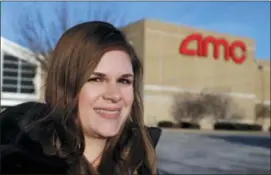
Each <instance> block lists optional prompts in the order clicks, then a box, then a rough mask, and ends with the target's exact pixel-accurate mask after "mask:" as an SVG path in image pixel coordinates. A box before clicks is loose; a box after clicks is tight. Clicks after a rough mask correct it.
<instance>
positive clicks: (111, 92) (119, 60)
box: [78, 50, 134, 137]
mask: <svg viewBox="0 0 271 175" xmlns="http://www.w3.org/2000/svg"><path fill="white" fill-rule="evenodd" d="M133 78H134V76H133V69H132V64H131V58H130V57H129V55H128V54H127V53H126V52H124V51H120V50H114V51H109V52H106V53H105V54H104V55H103V57H102V58H101V61H100V62H99V64H98V65H97V67H96V69H95V70H94V72H93V74H92V75H90V77H89V81H88V82H86V83H85V84H84V85H83V87H82V89H81V90H80V92H79V102H78V106H79V119H80V121H81V123H82V126H83V131H84V133H85V134H86V135H90V136H97V135H98V136H102V137H112V136H114V135H116V134H117V133H118V131H119V130H120V128H121V126H122V124H123V123H124V122H125V121H126V119H127V117H128V116H129V114H130V111H131V108H132V104H133V101H134V93H133V80H134V79H133Z"/></svg>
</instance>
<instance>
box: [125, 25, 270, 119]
mask: <svg viewBox="0 0 271 175" xmlns="http://www.w3.org/2000/svg"><path fill="white" fill-rule="evenodd" d="M142 29H143V30H142ZM136 31H140V32H142V36H143V38H142V37H140V39H142V40H140V41H139V39H138V42H137V44H134V47H135V48H136V50H138V48H140V49H139V50H140V52H139V53H140V55H142V58H143V60H144V71H145V74H144V76H145V77H144V83H145V85H157V86H164V87H165V86H166V87H172V88H182V89H190V90H196V91H200V90H202V89H203V88H209V89H211V90H213V91H218V92H230V93H232V94H233V95H234V101H236V102H237V103H238V105H239V108H240V109H241V110H242V111H243V114H244V116H246V117H247V121H248V122H251V121H253V120H254V105H255V100H256V99H257V98H258V96H259V95H258V94H259V91H260V90H259V89H261V88H262V86H260V83H258V82H257V81H258V80H259V79H258V78H257V77H259V75H258V74H259V72H258V69H257V64H256V63H255V61H254V60H255V42H254V40H253V39H251V38H245V37H238V36H231V35H226V34H221V33H216V32H212V31H206V30H200V29H194V28H190V27H184V26H180V25H175V24H167V23H163V22H159V21H154V20H145V21H144V20H142V21H138V22H137V23H135V27H133V24H130V25H129V26H128V28H127V29H126V30H125V32H126V34H127V36H129V35H130V34H131V33H135V32H136ZM195 32H199V33H201V34H203V36H208V35H211V36H214V37H218V38H219V37H223V38H225V39H226V40H227V41H229V42H232V41H234V40H241V41H243V42H244V43H245V44H246V45H247V49H248V50H247V60H246V61H245V62H244V63H243V64H242V65H237V64H235V63H234V62H233V61H225V60H224V59H223V58H222V56H223V55H224V53H223V52H224V50H223V49H220V55H221V57H220V58H219V60H214V58H213V56H212V52H213V47H212V45H209V56H208V57H207V58H199V57H197V56H195V57H191V56H185V55H180V54H179V52H178V51H179V46H180V43H181V41H182V40H183V39H184V37H186V36H188V35H189V34H191V33H195ZM142 46H143V48H142ZM190 46H191V47H192V48H193V47H195V44H194V45H193V43H191V45H190ZM269 63H270V62H269ZM267 64H268V63H265V65H267ZM269 69H270V68H269ZM265 77H266V78H265V80H264V88H266V89H267V88H268V87H270V75H269V76H267V75H265ZM267 77H268V78H269V79H268V78H267ZM268 80H269V81H268ZM255 84H256V85H255ZM259 86H260V87H259ZM269 89H270V88H269ZM256 92H258V93H256ZM149 93H151V92H148V93H147V92H146V91H145V95H148V96H150V94H149ZM163 95H164V92H162V91H160V93H158V92H156V93H154V92H153V93H152V99H156V100H152V101H150V99H149V98H150V97H148V98H147V97H146V100H145V101H144V103H145V117H146V118H148V117H149V116H152V115H153V116H157V117H156V118H157V120H162V119H168V120H173V119H172V117H171V114H170V109H169V108H170V103H164V102H162V101H159V99H161V96H163ZM155 96H156V98H155ZM169 96H170V95H169ZM264 96H265V99H269V100H270V91H265V95H264ZM167 98H168V97H167ZM167 98H166V97H165V99H167ZM146 120H148V119H146Z"/></svg>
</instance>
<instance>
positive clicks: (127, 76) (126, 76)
mask: <svg viewBox="0 0 271 175" xmlns="http://www.w3.org/2000/svg"><path fill="white" fill-rule="evenodd" d="M121 77H122V78H129V77H134V75H133V74H123V75H121Z"/></svg>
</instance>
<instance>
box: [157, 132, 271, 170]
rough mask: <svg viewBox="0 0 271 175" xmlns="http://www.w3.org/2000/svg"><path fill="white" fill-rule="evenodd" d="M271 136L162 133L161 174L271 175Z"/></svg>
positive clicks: (159, 144) (158, 151)
mask: <svg viewBox="0 0 271 175" xmlns="http://www.w3.org/2000/svg"><path fill="white" fill-rule="evenodd" d="M270 144H271V141H270V135H269V134H268V133H266V134H258V135H257V134H254V135H252V134H238V133H234V134H230V132H228V133H227V132H226V133H216V134H211V133H210V134H209V133H200V132H182V131H173V130H163V132H162V135H161V138H160V140H159V143H158V145H157V148H156V151H157V158H158V169H159V172H160V174H203V173H205V174H207V173H208V174H209V173H210V174H221V173H223V174H237V173H238V174H270Z"/></svg>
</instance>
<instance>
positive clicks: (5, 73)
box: [3, 70, 18, 77]
mask: <svg viewBox="0 0 271 175" xmlns="http://www.w3.org/2000/svg"><path fill="white" fill-rule="evenodd" d="M6 76H8V77H17V76H18V71H16V72H13V71H5V70H4V71H3V77H6Z"/></svg>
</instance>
